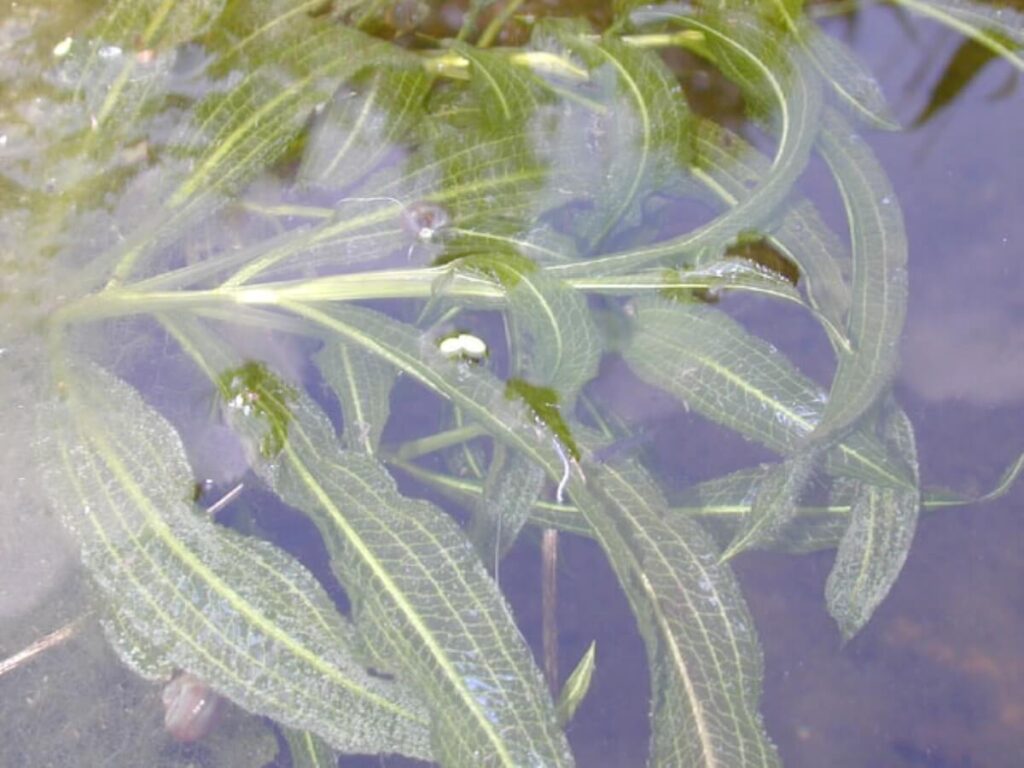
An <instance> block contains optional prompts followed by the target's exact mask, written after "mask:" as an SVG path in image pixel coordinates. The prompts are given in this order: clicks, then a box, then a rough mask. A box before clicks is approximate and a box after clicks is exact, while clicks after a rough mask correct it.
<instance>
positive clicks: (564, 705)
mask: <svg viewBox="0 0 1024 768" xmlns="http://www.w3.org/2000/svg"><path fill="white" fill-rule="evenodd" d="M596 665H597V643H596V642H591V643H590V645H589V646H587V650H586V652H585V653H584V654H583V656H582V658H580V660H579V662H578V663H577V664H576V668H575V669H574V670H573V671H572V674H571V675H569V679H568V680H566V681H565V685H563V686H562V692H561V693H560V694H559V695H558V704H557V705H556V707H555V709H556V710H557V711H558V722H559V723H560V724H561V725H562V726H563V727H564V726H565V725H566V724H568V723H569V722H570V721H571V720H572V718H573V716H574V715H575V714H576V710H577V709H579V706H580V704H582V703H583V699H584V698H585V697H586V695H587V691H589V690H590V681H591V679H592V678H593V677H594V668H595V667H596Z"/></svg>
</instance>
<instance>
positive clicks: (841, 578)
mask: <svg viewBox="0 0 1024 768" xmlns="http://www.w3.org/2000/svg"><path fill="white" fill-rule="evenodd" d="M885 437H886V440H887V441H888V442H889V443H890V444H891V445H892V447H893V448H894V449H895V450H896V451H898V453H899V456H900V458H901V459H902V460H903V461H904V462H905V463H906V465H907V467H908V468H909V469H910V471H911V472H912V474H913V477H914V480H915V486H914V487H913V488H909V489H908V488H903V489H897V488H883V487H879V486H877V485H871V484H869V483H858V484H857V486H856V489H855V491H854V497H853V505H852V508H851V510H850V525H849V527H848V528H847V529H846V533H845V534H843V538H842V540H841V541H840V542H839V551H838V552H837V553H836V561H835V564H834V565H833V566H832V571H831V573H829V576H828V583H827V584H826V586H825V599H826V601H827V603H828V610H829V613H831V614H832V617H833V618H834V619H835V620H836V623H838V624H839V629H840V631H841V632H842V634H843V639H844V640H849V639H850V638H851V637H853V636H854V635H855V634H856V633H857V632H858V631H859V630H860V629H861V628H862V627H863V626H864V625H865V624H866V623H867V622H868V620H869V619H870V618H871V614H872V613H874V611H875V608H877V607H878V605H879V604H880V603H881V602H882V600H883V599H884V598H885V596H886V595H888V594H889V590H890V589H891V588H892V585H893V584H894V583H895V581H896V577H897V576H899V573H900V570H901V569H902V568H903V563H904V562H905V561H906V559H907V554H908V552H909V551H910V544H911V541H912V540H913V538H914V529H915V527H916V526H917V515H918V510H919V509H920V506H921V493H920V491H919V490H918V488H917V486H916V482H917V450H916V448H915V446H914V431H913V427H912V426H911V424H910V420H909V419H908V418H907V416H906V414H905V413H903V411H902V410H900V409H898V408H895V407H893V408H892V409H891V411H890V413H889V414H888V415H887V417H886V423H885Z"/></svg>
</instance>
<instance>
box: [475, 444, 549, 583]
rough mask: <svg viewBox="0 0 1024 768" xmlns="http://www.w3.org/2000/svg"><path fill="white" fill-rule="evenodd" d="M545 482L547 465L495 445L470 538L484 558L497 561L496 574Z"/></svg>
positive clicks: (495, 562) (494, 564)
mask: <svg viewBox="0 0 1024 768" xmlns="http://www.w3.org/2000/svg"><path fill="white" fill-rule="evenodd" d="M543 483H544V469H543V468H541V467H539V466H537V464H536V463H534V462H533V461H531V460H530V459H529V458H528V457H526V456H524V455H523V454H521V453H512V454H509V452H508V449H507V448H506V447H505V446H504V445H503V444H500V443H499V444H497V445H495V446H494V453H493V457H492V458H491V463H490V466H489V467H488V468H487V480H486V482H485V483H484V486H483V489H482V490H483V493H482V494H481V495H480V496H479V497H478V498H475V499H474V504H473V516H472V519H471V522H470V527H469V538H470V540H471V541H472V542H473V546H474V547H476V551H477V552H479V553H480V558H481V559H482V560H483V561H484V562H485V563H488V564H493V571H494V573H495V575H497V573H498V563H499V562H500V560H501V557H502V556H503V555H504V554H505V553H506V552H507V551H508V550H509V548H510V547H511V546H512V545H513V544H514V543H515V540H516V538H517V537H518V536H519V532H520V531H521V530H522V528H523V526H524V525H525V524H526V521H527V520H528V519H529V517H530V508H531V507H532V506H533V504H534V502H536V501H537V497H538V496H539V495H540V491H541V488H542V487H543Z"/></svg>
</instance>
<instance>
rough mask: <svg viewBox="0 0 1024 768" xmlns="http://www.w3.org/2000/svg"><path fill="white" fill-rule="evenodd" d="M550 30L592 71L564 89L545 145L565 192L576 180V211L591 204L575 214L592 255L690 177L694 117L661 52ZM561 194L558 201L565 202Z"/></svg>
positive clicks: (580, 236) (579, 232) (584, 246)
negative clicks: (653, 200) (651, 199)
mask: <svg viewBox="0 0 1024 768" xmlns="http://www.w3.org/2000/svg"><path fill="white" fill-rule="evenodd" d="M548 30H549V31H550V33H551V35H552V37H553V38H554V41H557V42H552V44H553V45H554V44H558V45H564V46H566V48H567V49H568V51H570V52H571V53H572V55H573V56H574V57H576V58H578V59H580V60H582V61H583V62H584V63H585V64H586V66H587V69H588V71H589V77H588V79H587V81H586V82H584V83H580V84H578V85H576V86H575V87H574V88H573V89H572V90H571V91H560V93H562V94H564V95H565V96H566V97H565V98H563V99H562V100H561V102H560V103H559V104H558V110H557V111H555V110H552V111H551V113H550V114H549V115H547V116H548V117H549V118H550V119H551V120H552V122H553V123H554V124H555V125H554V127H553V129H552V136H551V139H550V140H549V141H548V142H545V143H546V144H547V145H548V146H547V147H546V156H547V157H548V159H549V162H550V163H551V164H552V166H554V167H555V168H556V169H557V170H556V171H555V172H554V173H555V176H556V177H557V178H558V179H559V187H560V188H561V187H562V186H564V185H563V181H564V179H566V178H572V179H573V180H574V181H575V182H576V184H575V190H576V191H577V194H579V195H580V199H578V200H577V201H575V202H576V206H577V207H581V206H579V203H581V202H585V203H586V210H575V211H574V215H573V226H572V233H573V235H574V237H576V238H577V239H578V240H580V241H581V242H582V246H581V249H582V250H583V251H584V252H585V253H588V254H590V253H593V252H594V251H595V250H596V249H598V248H599V247H600V245H601V243H602V242H603V241H605V240H606V239H607V238H608V237H609V236H610V235H612V234H613V233H615V232H616V231H617V230H620V229H621V228H622V227H623V226H625V225H636V224H637V223H639V221H640V215H641V210H642V208H641V206H642V204H643V203H644V201H645V199H646V198H647V197H648V196H649V195H650V194H652V193H654V192H659V191H663V190H664V189H665V188H666V187H669V186H671V182H672V181H673V180H675V179H678V178H679V177H680V176H681V175H682V174H684V173H686V169H687V167H688V166H689V163H690V160H691V157H692V154H693V151H692V133H691V131H690V128H691V125H692V122H693V118H692V116H691V114H690V112H689V109H688V108H687V106H686V103H685V100H684V99H683V98H682V94H681V92H680V89H679V84H678V81H677V80H676V78H675V76H674V75H673V74H672V72H671V71H670V70H669V69H668V67H666V66H665V64H664V62H662V61H661V59H660V58H659V57H658V56H657V54H656V53H655V52H653V51H649V50H643V49H639V48H636V47H635V46H629V45H627V44H625V43H623V42H620V41H618V40H615V39H613V38H604V39H602V40H600V41H599V42H595V41H593V40H592V39H590V38H589V37H586V36H582V35H579V34H578V32H577V31H576V30H570V29H568V25H566V26H565V27H563V28H557V27H554V26H551V27H548ZM655 105H658V106H657V107H656V108H655ZM581 138H582V141H581ZM548 192H549V194H552V195H554V194H558V193H559V190H552V189H549V190H548ZM560 194H561V197H562V200H561V201H556V200H553V202H566V200H565V194H564V191H562V192H561V193H560Z"/></svg>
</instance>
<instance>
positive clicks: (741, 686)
mask: <svg viewBox="0 0 1024 768" xmlns="http://www.w3.org/2000/svg"><path fill="white" fill-rule="evenodd" d="M588 480H589V481H588V487H589V488H591V489H592V492H593V494H594V496H595V497H596V499H597V500H599V503H600V504H601V511H598V510H596V509H593V508H590V509H588V508H587V506H586V505H587V504H588V501H587V499H586V497H584V496H583V495H582V493H577V494H575V495H574V498H577V500H578V503H580V504H581V509H582V511H583V512H584V514H585V515H586V517H587V518H588V520H589V521H590V522H591V524H592V525H593V526H594V530H595V533H596V537H597V539H598V541H600V542H601V544H602V546H603V547H604V548H605V552H606V553H607V555H608V558H609V561H610V562H611V565H612V567H613V568H614V570H615V572H616V574H617V575H618V577H619V581H620V583H621V584H622V586H623V589H624V590H625V592H626V596H627V597H628V598H629V600H630V604H631V605H632V608H633V613H634V615H635V616H636V618H637V623H638V625H639V628H640V633H641V635H642V636H643V638H644V642H645V645H646V647H647V662H648V665H649V668H650V670H651V688H652V726H651V730H652V735H651V740H652V746H651V764H652V765H664V766H669V765H699V766H708V768H710V767H711V766H724V765H729V766H737V767H739V766H778V765H780V763H779V759H778V756H777V754H776V753H775V749H774V747H773V746H772V744H771V741H770V740H769V739H768V737H767V735H766V734H765V732H764V726H763V724H762V722H761V715H760V712H759V711H758V700H759V698H760V695H761V674H762V670H761V667H762V663H763V662H762V658H761V649H760V646H759V645H758V643H757V639H756V636H755V633H754V627H753V620H752V619H751V617H750V615H749V614H748V613H747V608H746V605H745V603H744V602H743V598H742V596H741V594H740V591H739V585H738V584H737V583H736V581H735V577H734V576H733V574H732V572H731V571H730V570H729V568H728V566H727V565H724V564H722V563H720V562H718V561H719V557H718V553H717V551H716V549H715V547H714V544H713V543H712V542H711V540H710V539H709V538H708V537H707V535H706V534H705V533H704V532H703V531H702V530H701V529H700V527H699V526H698V525H697V524H696V523H695V522H693V521H691V520H688V519H686V518H684V517H677V518H672V519H671V520H670V521H666V520H665V519H664V518H665V505H664V502H663V501H662V500H661V498H660V496H661V495H660V493H659V492H658V490H657V488H656V487H655V486H654V484H653V482H652V481H651V480H650V478H649V477H648V476H647V475H646V473H644V472H643V471H642V470H641V469H640V468H639V467H638V466H637V465H635V464H629V465H627V466H625V467H623V468H619V467H617V466H606V467H604V468H602V469H600V470H597V471H595V470H593V469H590V470H588Z"/></svg>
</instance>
